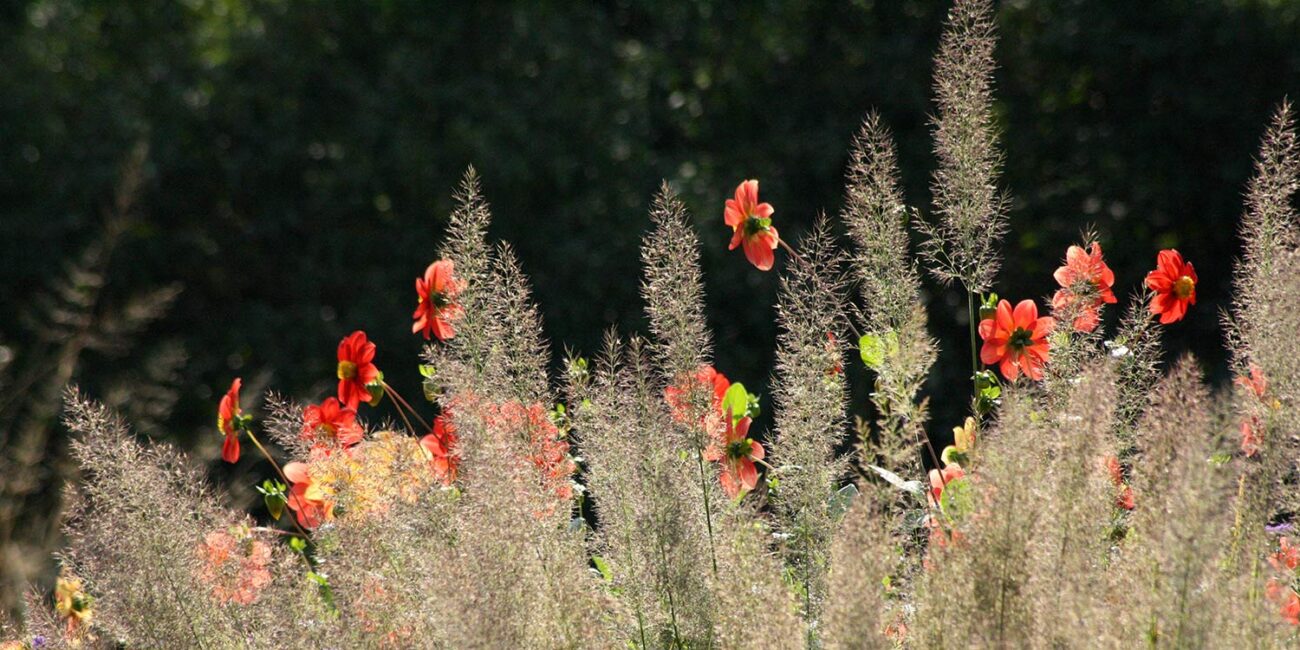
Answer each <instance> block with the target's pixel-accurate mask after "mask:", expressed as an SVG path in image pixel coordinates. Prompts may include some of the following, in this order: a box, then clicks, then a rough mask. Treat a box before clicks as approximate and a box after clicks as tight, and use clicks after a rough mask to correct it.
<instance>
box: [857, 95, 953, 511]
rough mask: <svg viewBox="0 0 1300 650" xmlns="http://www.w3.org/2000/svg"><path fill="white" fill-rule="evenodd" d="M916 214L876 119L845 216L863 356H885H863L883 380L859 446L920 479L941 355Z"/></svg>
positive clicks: (865, 130) (864, 139) (864, 136)
mask: <svg viewBox="0 0 1300 650" xmlns="http://www.w3.org/2000/svg"><path fill="white" fill-rule="evenodd" d="M909 214H911V210H909V208H908V207H907V205H906V204H905V203H904V202H903V194H902V191H901V190H900V189H899V186H898V160H897V155H896V154H895V151H894V144H893V141H892V139H891V137H890V135H889V132H888V130H887V129H886V128H885V126H884V125H883V124H882V122H881V119H880V116H879V115H876V114H875V113H871V114H869V115H868V116H867V118H866V120H865V121H864V122H863V125H862V128H861V129H860V130H859V131H858V133H857V135H856V136H855V137H854V140H853V149H852V153H851V155H850V159H849V169H848V177H847V182H846V184H845V199H844V209H843V211H842V212H841V216H840V219H841V220H842V221H843V222H844V223H845V225H846V226H847V228H848V231H849V234H850V236H851V238H852V240H853V244H854V247H853V250H852V253H851V261H850V266H851V267H852V277H853V278H854V280H855V281H856V283H857V286H858V288H859V293H860V296H861V300H862V304H863V310H862V318H861V319H860V324H861V325H862V327H863V330H864V331H865V332H866V335H865V336H864V337H862V338H860V340H859V341H858V345H859V349H860V351H862V350H864V349H866V350H875V351H877V352H878V354H873V355H870V359H868V355H867V354H865V353H864V354H863V360H864V361H866V363H867V365H868V368H869V369H870V370H872V371H873V372H874V373H875V377H876V379H875V390H874V391H873V392H872V393H871V400H872V403H873V404H874V406H875V408H876V413H877V414H878V415H877V421H876V433H875V434H874V436H873V435H871V432H870V431H866V430H865V429H863V430H861V431H860V434H861V435H860V440H859V444H860V447H861V453H862V455H863V460H864V461H865V462H878V463H880V464H883V465H884V466H885V467H886V468H888V469H889V470H891V471H893V472H895V473H897V474H900V475H903V476H911V477H919V476H920V475H921V474H922V471H921V461H920V460H919V458H920V454H922V453H924V452H922V450H921V448H920V446H921V442H920V441H921V438H922V437H923V436H924V435H925V431H924V426H925V421H926V412H925V411H926V409H925V403H924V401H918V395H919V394H920V391H921V387H922V384H924V383H925V379H926V376H927V375H928V374H929V372H930V367H931V366H932V365H933V364H934V360H935V356H936V350H935V343H934V340H933V339H932V338H931V337H930V334H929V332H927V331H926V314H925V310H924V308H923V307H922V306H921V305H922V300H921V296H922V294H921V281H920V277H919V274H918V273H917V269H916V263H915V262H914V261H913V260H912V258H911V257H909V255H908V233H907V223H908V220H909ZM860 429H862V428H861V427H860ZM872 485H875V484H872ZM886 494H889V493H886ZM890 496H891V497H892V496H893V495H892V494H890Z"/></svg>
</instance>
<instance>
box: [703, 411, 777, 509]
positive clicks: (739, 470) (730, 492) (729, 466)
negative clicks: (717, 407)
mask: <svg viewBox="0 0 1300 650" xmlns="http://www.w3.org/2000/svg"><path fill="white" fill-rule="evenodd" d="M726 421H727V428H726V431H725V432H724V433H723V437H722V439H721V440H715V441H714V443H713V444H712V445H710V446H709V448H708V449H705V450H704V459H705V460H708V461H711V462H716V463H721V464H722V473H721V474H720V475H719V476H718V480H719V481H720V482H721V483H722V491H723V492H726V493H727V496H729V497H731V498H733V499H734V498H736V495H738V494H740V492H741V490H742V489H744V490H745V491H749V490H752V489H754V488H755V487H756V486H758V467H757V466H755V465H754V461H756V460H763V457H764V455H765V453H764V451H763V445H760V444H758V442H756V441H754V440H751V439H750V438H749V425H750V423H751V420H750V418H748V417H744V418H741V419H740V421H739V422H733V419H732V417H731V412H730V411H728V412H727V413H726Z"/></svg>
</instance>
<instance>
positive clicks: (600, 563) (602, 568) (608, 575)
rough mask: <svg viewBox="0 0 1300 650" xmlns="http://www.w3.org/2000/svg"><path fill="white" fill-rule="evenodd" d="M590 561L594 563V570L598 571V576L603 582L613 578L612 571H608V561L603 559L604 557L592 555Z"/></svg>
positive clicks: (610, 580)
mask: <svg viewBox="0 0 1300 650" xmlns="http://www.w3.org/2000/svg"><path fill="white" fill-rule="evenodd" d="M591 563H592V564H594V565H596V570H597V571H599V572H600V577H602V578H604V579H605V582H612V581H613V580H614V572H613V571H610V569H609V563H608V562H606V561H605V558H603V557H601V556H599V555H593V556H592V557H591Z"/></svg>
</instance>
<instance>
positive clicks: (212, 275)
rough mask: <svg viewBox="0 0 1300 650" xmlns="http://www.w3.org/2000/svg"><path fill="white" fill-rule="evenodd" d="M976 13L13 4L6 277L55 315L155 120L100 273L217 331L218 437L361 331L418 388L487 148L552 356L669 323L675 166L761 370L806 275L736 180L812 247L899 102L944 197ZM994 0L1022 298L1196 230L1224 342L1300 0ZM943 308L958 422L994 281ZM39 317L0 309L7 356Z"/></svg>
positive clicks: (912, 183) (211, 404) (496, 231)
mask: <svg viewBox="0 0 1300 650" xmlns="http://www.w3.org/2000/svg"><path fill="white" fill-rule="evenodd" d="M946 10H947V3H946V2H942V1H937V0H926V1H921V0H856V1H852V2H849V1H841V2H809V1H808V0H764V1H760V2H748V3H730V2H714V1H709V0H699V1H695V2H672V3H667V2H663V3H658V2H633V1H630V0H622V1H613V2H597V3H569V2H548V1H530V2H516V3H505V2H500V3H498V2H479V3H445V4H444V3H429V2H423V1H417V0H384V1H372V2H326V1H323V0H302V1H295V2H290V1H288V0H185V1H182V2H176V1H171V0H167V1H160V0H148V1H146V0H139V1H132V2H120V1H118V2H115V1H109V0H36V1H28V2H21V1H20V2H11V3H6V4H5V5H4V6H3V8H0V60H3V62H4V65H3V66H0V89H3V92H0V143H3V145H4V146H3V147H0V219H2V220H3V235H4V236H3V237H0V259H3V260H4V263H3V264H2V265H0V273H2V274H3V275H2V277H0V304H3V305H4V306H5V308H6V309H5V311H6V315H7V316H8V315H14V314H18V313H20V312H24V310H26V309H28V307H29V306H30V304H31V303H32V301H33V296H34V295H36V294H38V293H40V292H41V291H43V290H45V289H46V288H47V287H48V286H49V285H50V282H51V278H53V277H55V276H58V274H59V273H60V269H61V268H62V267H63V265H64V264H65V263H66V262H67V261H68V260H70V259H73V258H75V257H76V256H77V254H78V252H79V251H81V250H82V249H84V248H85V247H86V246H88V245H90V244H91V243H92V242H93V241H95V240H96V238H98V237H101V236H102V235H101V231H102V230H103V229H104V228H105V227H106V226H105V223H106V216H105V215H106V214H107V213H108V212H109V211H110V210H109V208H110V207H111V206H112V205H113V202H114V200H115V199H114V197H115V192H116V191H117V188H118V185H119V184H120V177H121V175H122V168H123V161H124V160H127V159H128V158H129V156H130V153H131V152H132V151H133V150H134V149H135V148H136V147H139V146H140V145H141V144H144V145H147V147H148V152H149V153H148V157H147V159H146V160H145V161H144V165H143V168H142V181H141V185H140V189H139V195H138V197H137V199H136V201H135V204H134V208H133V214H134V215H135V216H134V218H132V219H130V220H129V221H128V222H127V226H126V230H125V232H124V233H123V234H122V235H121V239H120V241H119V242H118V243H117V247H116V252H115V253H114V256H113V258H112V263H111V266H110V268H109V269H108V271H107V273H106V277H107V284H106V285H105V287H104V292H105V293H106V294H108V295H110V296H130V295H132V294H133V293H135V292H136V291H137V290H140V289H142V288H147V287H154V286H158V285H164V284H170V283H178V284H179V286H180V287H181V288H182V293H181V294H180V296H179V298H178V299H177V300H176V302H175V304H174V306H173V307H172V308H171V309H170V311H169V312H168V314H167V316H166V317H165V318H163V319H162V320H161V321H159V322H157V323H155V324H154V325H152V326H151V328H152V329H151V330H150V334H149V337H151V338H153V339H156V340H164V339H165V340H168V341H175V342H178V343H179V345H181V346H182V347H183V349H184V350H185V352H186V353H187V355H188V356H187V359H188V361H187V362H186V363H185V364H184V365H183V366H182V367H181V368H180V370H179V372H180V376H179V377H178V378H177V381H176V382H175V383H176V385H177V386H179V387H180V390H181V393H180V395H179V402H178V408H177V409H176V410H175V411H174V412H172V413H171V414H170V416H169V417H168V420H167V422H165V423H164V424H165V426H164V427H162V429H165V430H167V431H169V432H170V434H171V435H172V436H174V438H175V439H177V440H179V441H180V442H181V444H183V445H185V446H189V447H195V446H197V447H200V448H202V449H204V450H205V451H206V453H209V454H211V456H210V457H215V453H216V449H217V447H218V446H219V437H218V436H217V435H216V433H215V429H214V428H213V426H212V419H213V412H214V409H215V401H216V396H217V395H219V394H220V392H221V391H222V390H224V388H225V386H226V385H228V383H229V381H230V379H231V378H232V377H233V376H236V375H244V376H245V377H261V378H262V379H264V380H265V381H263V382H260V383H261V385H264V386H269V387H270V388H273V389H277V390H279V391H282V392H286V393H288V394H290V395H292V396H296V397H301V398H304V399H319V398H320V397H321V396H322V395H324V394H326V392H327V391H328V390H329V386H330V385H331V383H332V382H331V378H332V376H333V374H334V364H335V360H334V348H335V346H336V344H337V341H338V340H339V338H341V337H342V336H343V335H345V334H347V333H348V332H350V331H352V330H354V329H365V330H367V332H369V333H370V335H371V337H372V338H373V339H374V340H376V341H377V342H378V344H379V357H378V362H379V364H380V366H381V367H382V368H385V369H386V370H387V372H388V378H389V380H390V381H392V382H393V383H394V385H396V386H397V387H398V388H399V389H404V390H405V391H406V392H408V393H415V392H417V391H418V388H417V381H418V375H417V374H416V369H415V364H416V354H417V351H418V350H419V347H420V345H421V344H422V343H423V341H422V340H421V339H419V338H418V337H416V336H413V335H411V333H410V328H409V323H410V312H411V310H412V309H413V308H414V304H415V296H414V293H413V290H412V281H413V279H414V278H415V277H416V276H417V275H419V274H420V273H421V272H422V271H423V269H424V267H425V265H427V264H428V263H429V262H430V261H432V258H433V254H434V250H435V246H436V244H437V242H438V241H439V239H440V236H441V233H442V231H443V228H444V225H445V223H446V218H447V214H448V212H449V211H450V209H451V207H452V204H453V203H452V194H453V191H454V189H455V187H456V185H457V182H458V179H459V178H460V176H461V175H462V173H463V172H464V170H465V169H466V168H467V166H469V165H474V166H475V167H476V168H477V169H478V170H479V171H480V173H481V175H482V177H483V179H484V187H485V190H486V193H487V196H488V198H489V200H490V201H491V203H492V205H493V208H494V214H495V218H496V220H495V223H494V226H493V232H492V235H493V236H494V237H496V238H499V239H502V240H505V241H508V242H510V243H511V244H513V245H514V246H515V247H516V248H517V250H518V252H519V254H520V256H521V258H522V261H523V264H524V266H525V270H526V271H528V272H529V273H530V275H531V278H532V280H533V283H534V285H535V288H536V296H537V298H538V301H539V302H540V304H541V308H542V313H543V316H544V318H545V325H546V332H547V335H548V336H549V337H550V339H551V340H552V341H553V342H554V343H555V348H556V355H557V358H558V357H559V356H560V355H561V353H562V352H563V349H564V347H565V346H569V347H570V348H572V349H574V350H576V351H579V352H585V353H590V352H593V351H595V350H596V349H597V348H598V344H599V341H600V337H601V336H602V334H603V332H604V330H605V329H606V328H608V327H611V326H617V327H619V328H620V329H621V330H623V331H625V332H628V331H644V329H645V323H644V319H643V316H642V303H641V300H640V298H639V295H638V291H639V288H638V287H639V279H640V270H639V256H638V247H639V243H640V238H641V236H642V234H643V233H644V232H645V230H646V229H647V225H648V224H647V220H646V217H645V213H646V208H647V206H648V204H649V201H650V199H651V196H652V194H653V192H654V191H655V189H656V187H657V185H658V184H659V182H660V181H661V179H667V180H669V181H670V182H671V183H673V185H675V186H676V187H677V188H678V189H679V190H680V191H681V193H682V195H683V198H684V199H685V200H686V202H687V203H688V205H689V206H690V207H691V208H692V209H693V211H694V216H695V219H696V222H697V225H698V229H699V233H700V235H701V237H702V239H703V241H704V242H705V251H704V265H705V271H706V280H705V281H706V285H707V287H708V292H709V293H708V299H709V304H710V307H711V312H710V320H711V324H712V325H713V326H714V328H715V331H716V334H717V355H716V356H717V366H718V368H719V369H720V370H722V371H723V372H725V373H726V374H727V375H729V376H730V377H731V378H732V379H733V380H740V381H744V382H745V384H746V385H748V386H751V387H757V388H759V389H763V388H764V386H765V384H766V383H767V379H768V374H769V373H770V372H771V370H770V369H771V364H772V354H773V351H772V348H773V344H774V341H775V335H776V332H775V326H774V323H773V306H772V305H773V301H774V299H775V291H776V287H777V274H776V273H769V274H763V273H759V272H757V271H755V270H754V269H753V268H752V267H751V266H750V265H749V264H747V263H746V262H745V261H744V260H743V256H741V255H740V253H739V252H731V253H729V252H727V251H726V243H727V241H728V239H729V232H728V231H727V229H726V227H725V226H724V225H723V224H722V215H721V213H722V202H723V200H724V199H725V198H726V197H727V196H729V195H730V193H731V191H732V190H733V188H734V187H735V185H736V184H737V183H738V182H739V181H740V180H742V179H744V178H749V177H754V178H759V179H761V180H762V197H763V199H764V200H766V201H770V202H772V203H773V204H774V205H775V206H776V215H775V222H776V224H777V225H778V226H779V227H780V229H781V232H782V234H783V235H784V236H785V237H786V238H787V239H789V240H790V241H792V242H793V243H794V244H795V246H796V247H797V246H798V238H799V235H800V234H801V233H802V232H804V231H805V230H806V229H807V228H808V226H809V225H810V224H811V223H812V221H813V220H814V218H815V217H816V215H817V214H818V213H819V212H821V211H825V212H827V213H830V214H834V213H835V212H836V211H837V210H838V208H839V205H840V203H841V192H842V185H843V179H842V176H843V171H844V167H845V162H846V160H847V155H848V147H849V140H850V137H851V136H852V135H853V133H854V131H855V130H856V129H857V127H858V124H859V123H860V121H861V119H862V117H863V116H864V114H865V113H866V111H868V110H869V109H872V108H874V109H876V110H878V111H879V112H880V113H881V114H882V115H883V117H884V119H885V121H886V123H887V124H889V125H890V127H891V128H892V129H893V130H894V132H895V135H896V137H897V139H898V142H899V149H900V151H899V153H900V162H901V164H902V167H903V182H904V187H905V188H906V191H907V194H908V198H909V201H910V202H911V203H912V204H913V205H916V206H918V207H920V208H921V209H922V210H923V211H926V212H928V211H929V210H928V208H929V198H928V182H929V173H930V170H931V169H932V167H933V163H934V159H933V155H932V153H931V151H930V147H931V145H930V139H929V137H930V135H929V130H930V129H929V123H928V116H929V114H930V112H931V111H932V103H931V97H932V93H931V92H930V82H931V81H930V66H931V57H932V55H933V52H934V49H935V47H936V43H937V40H938V34H939V30H940V27H941V23H942V20H943V17H944V15H945V12H946ZM998 21H999V29H1000V34H1001V43H1000V46H999V49H998V53H997V56H998V59H999V62H1000V65H1001V68H1000V70H999V73H998V77H997V97H998V101H999V103H998V110H999V115H1000V120H1001V127H1002V130H1003V132H1004V147H1005V151H1006V173H1005V183H1004V185H1005V187H1006V188H1007V189H1008V190H1009V191H1010V193H1011V196H1012V197H1013V198H1014V203H1013V209H1012V212H1011V224H1012V233H1011V234H1010V235H1009V236H1008V238H1007V240H1006V243H1005V247H1004V251H1005V256H1006V264H1005V266H1004V270H1003V271H1002V273H1001V276H1000V279H999V282H998V287H997V290H998V292H999V293H1000V294H1002V295H1003V296H1005V297H1009V298H1016V299H1018V298H1023V297H1037V298H1041V297H1044V296H1046V295H1048V294H1049V293H1050V291H1051V290H1052V289H1053V288H1054V283H1053V280H1052V277H1051V272H1052V270H1053V269H1055V267H1056V266H1057V265H1058V263H1059V260H1060V258H1061V257H1062V256H1063V254H1064V250H1065V247H1066V246H1067V245H1068V244H1069V243H1071V242H1072V241H1074V239H1075V238H1077V236H1078V233H1079V232H1080V230H1082V229H1083V228H1085V227H1087V226H1090V225H1091V226H1095V227H1096V228H1097V229H1098V231H1099V233H1100V235H1101V241H1102V243H1103V246H1104V247H1105V250H1106V254H1107V257H1108V259H1109V260H1110V264H1111V266H1112V267H1113V268H1114V269H1115V271H1116V274H1117V276H1118V282H1117V286H1116V289H1117V293H1121V294H1122V295H1124V294H1131V293H1132V292H1133V291H1135V290H1136V289H1137V288H1138V287H1139V285H1140V283H1141V282H1142V279H1143V276H1144V274H1145V273H1146V271H1147V270H1148V269H1149V268H1151V267H1152V266H1153V265H1154V260H1155V254H1156V251H1157V249H1158V248H1161V247H1170V246H1176V247H1178V248H1179V249H1180V250H1181V251H1182V252H1183V253H1184V255H1186V256H1187V257H1188V258H1189V259H1190V260H1192V261H1193V262H1194V263H1195V264H1196V266H1197V268H1198V270H1200V275H1201V278H1202V284H1201V289H1200V292H1199V295H1200V298H1201V302H1200V304H1198V306H1197V308H1196V310H1195V311H1194V312H1193V314H1192V316H1191V317H1190V318H1189V319H1188V320H1187V321H1186V322H1184V323H1180V324H1178V325H1177V326H1174V327H1172V328H1169V331H1168V337H1169V339H1171V340H1172V344H1173V349H1175V350H1191V351H1193V352H1195V353H1196V354H1197V355H1199V356H1200V357H1201V358H1202V359H1203V360H1205V361H1206V362H1207V363H1208V364H1209V365H1210V366H1211V367H1214V368H1219V367H1220V366H1222V363H1221V362H1222V360H1223V358H1224V353H1223V351H1222V349H1221V340H1222V337H1221V335H1220V332H1219V326H1218V311H1217V310H1218V309H1219V308H1220V307H1222V306H1225V305H1226V304H1227V300H1228V298H1229V291H1230V289H1231V283H1230V279H1229V272H1230V269H1231V263H1232V259H1233V256H1234V255H1235V253H1236V251H1237V249H1238V243H1237V238H1236V223H1237V218H1238V216H1239V214H1240V213H1241V211H1242V207H1241V195H1242V190H1243V187H1244V183H1245V180H1246V178H1247V175H1248V174H1249V172H1250V169H1251V162H1252V153H1253V151H1254V149H1255V147H1256V146H1257V143H1258V140H1259V136H1260V134H1261V133H1262V132H1263V129H1264V125H1265V122H1266V119H1267V117H1268V115H1269V113H1270V111H1271V110H1272V108H1273V107H1274V105H1275V104H1276V103H1277V102H1279V101H1280V100H1281V99H1282V98H1283V96H1285V95H1286V94H1288V93H1290V94H1292V95H1293V96H1294V95H1295V94H1296V93H1297V92H1300V39H1297V38H1296V35H1297V34H1300V4H1297V3H1293V2H1287V1H1284V0H1195V1H1192V0H1152V1H1149V2H1140V3H1135V2H1130V1H1128V0H1087V1H1085V0H1055V1H1052V2H1045V1H1031V0H1008V1H1007V2H1003V3H1002V4H1001V5H1000V7H999V16H998ZM779 257H781V256H779ZM781 263H782V262H778V268H779V265H780V264H781ZM1126 297H1127V296H1126ZM930 302H931V304H930V307H931V325H932V331H933V332H934V333H935V335H936V336H938V337H939V338H940V342H941V345H942V347H943V349H944V351H945V353H944V354H945V356H944V357H942V358H941V360H940V365H939V370H938V371H937V372H936V373H935V375H934V376H933V377H932V380H931V385H930V393H931V394H932V400H933V409H934V415H935V421H934V422H933V426H932V428H933V429H934V430H935V431H936V432H937V433H938V434H939V435H943V434H942V433H941V432H943V431H946V430H947V429H948V428H950V427H951V426H952V425H953V424H954V423H955V421H956V420H957V419H958V417H959V416H960V415H961V413H962V411H963V410H964V409H965V408H966V403H967V402H966V397H965V395H966V393H965V391H966V384H965V382H966V380H967V379H966V366H965V364H964V361H963V359H964V356H963V355H964V354H966V352H965V348H964V347H963V346H965V345H966V341H965V336H966V329H965V321H964V319H965V304H964V299H963V297H962V296H960V295H959V294H958V293H957V292H956V291H955V290H952V291H949V290H945V289H943V288H941V287H937V286H936V287H933V292H932V293H931V294H930ZM1115 318H1116V314H1115V313H1112V314H1110V315H1109V318H1108V322H1110V323H1113V322H1114V320H1115ZM37 339H38V337H37V336H36V335H35V334H34V333H33V328H31V327H28V328H26V329H24V328H23V327H21V326H20V325H19V324H18V321H17V320H15V319H13V318H6V319H4V320H0V345H3V346H4V347H5V348H6V349H7V350H8V351H9V352H10V353H11V354H16V355H18V357H21V355H22V354H23V353H24V351H25V350H27V349H29V348H31V347H33V346H35V345H37V344H38V340H37ZM132 354H135V352H132V353H131V354H128V355H126V356H127V357H130V356H131V355H132ZM129 362H130V359H129V358H128V359H127V360H125V361H124V360H122V359H120V358H110V357H108V356H103V355H100V356H95V355H93V354H92V355H89V356H87V357H86V358H85V359H83V360H82V362H81V363H80V364H79V366H78V369H77V371H76V373H75V377H74V379H75V380H76V381H78V382H80V383H81V384H82V385H83V386H85V387H86V388H87V390H88V391H89V392H90V393H91V394H95V393H96V391H97V390H107V387H106V382H107V381H108V379H107V377H108V376H109V375H110V374H111V372H112V371H113V370H114V369H115V368H116V367H117V366H118V365H120V364H124V363H129ZM858 366H860V364H855V365H854V366H852V368H854V369H853V370H852V372H854V373H860V372H861V370H860V368H859V367H858ZM1216 372H1219V373H1222V372H1223V371H1222V370H1221V369H1219V370H1216ZM859 378H860V376H859ZM857 385H858V387H859V388H858V390H859V391H862V390H863V388H862V387H863V385H864V382H862V381H858V382H857ZM865 403H866V401H865V395H864V393H863V392H860V393H859V394H858V395H857V397H856V399H855V401H854V406H853V410H854V412H855V413H857V414H861V415H866V411H865V409H866V406H865ZM760 424H762V423H761V422H760ZM51 462H53V461H51Z"/></svg>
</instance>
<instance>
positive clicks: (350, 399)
mask: <svg viewBox="0 0 1300 650" xmlns="http://www.w3.org/2000/svg"><path fill="white" fill-rule="evenodd" d="M374 361H375V344H374V343H371V342H370V341H368V340H366V333H365V332H362V331H361V330H357V331H355V332H353V333H351V334H349V335H348V336H347V337H345V338H344V339H343V340H342V341H339V368H338V374H339V401H340V402H342V403H343V404H345V405H347V407H348V408H350V409H352V410H353V411H355V410H356V409H357V406H359V405H360V404H361V402H362V401H369V400H370V391H369V390H367V389H366V384H369V383H371V382H373V381H375V380H376V379H378V378H379V368H377V367H375V363H374Z"/></svg>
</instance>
